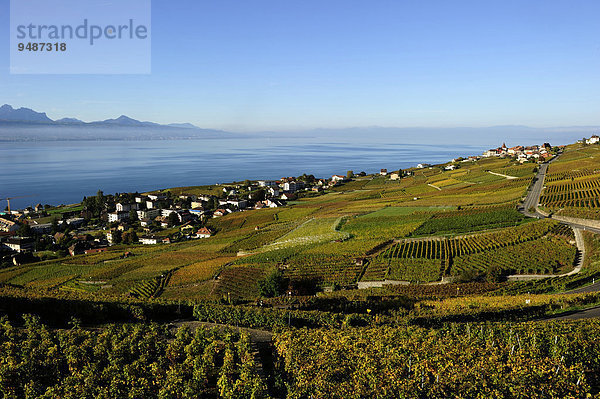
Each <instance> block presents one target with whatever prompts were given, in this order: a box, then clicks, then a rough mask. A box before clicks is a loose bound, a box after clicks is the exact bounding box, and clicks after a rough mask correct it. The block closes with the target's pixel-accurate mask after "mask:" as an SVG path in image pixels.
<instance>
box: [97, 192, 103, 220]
mask: <svg viewBox="0 0 600 399" xmlns="http://www.w3.org/2000/svg"><path fill="white" fill-rule="evenodd" d="M95 202H96V211H97V212H98V216H100V213H102V210H103V209H104V193H103V192H102V190H98V192H97V193H96V198H95Z"/></svg>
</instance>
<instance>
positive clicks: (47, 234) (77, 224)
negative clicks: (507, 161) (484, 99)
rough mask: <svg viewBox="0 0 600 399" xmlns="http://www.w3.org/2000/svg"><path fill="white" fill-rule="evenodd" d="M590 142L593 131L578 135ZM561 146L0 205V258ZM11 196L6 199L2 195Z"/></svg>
mask: <svg viewBox="0 0 600 399" xmlns="http://www.w3.org/2000/svg"><path fill="white" fill-rule="evenodd" d="M583 140H584V142H585V143H586V144H596V143H598V142H600V138H599V137H598V136H596V135H594V136H592V137H591V138H589V139H583ZM560 147H562V146H559V147H554V148H553V147H552V146H551V145H550V144H549V143H544V144H542V145H539V146H537V145H534V146H515V147H510V148H508V147H507V146H506V144H502V146H501V147H498V148H495V149H490V150H487V151H485V152H484V153H483V155H482V156H469V157H466V158H455V159H453V160H451V161H450V162H447V163H445V164H440V165H430V164H427V163H420V164H418V165H416V166H415V167H411V168H408V169H399V170H397V171H392V172H389V173H388V170H387V169H381V170H380V171H379V173H377V174H371V175H367V174H366V173H365V172H360V173H358V174H354V173H353V172H352V171H348V172H347V173H346V174H345V175H333V176H331V178H329V179H321V178H315V177H314V176H313V175H306V174H304V175H302V176H299V177H283V178H281V179H279V180H257V181H249V180H246V181H244V182H238V183H233V184H217V185H215V186H212V187H210V190H207V192H210V194H209V193H206V194H198V193H196V194H192V193H186V192H180V193H177V194H174V193H173V191H172V190H161V191H157V192H152V193H146V194H139V193H117V194H114V195H104V193H102V192H101V191H98V193H97V195H96V196H92V197H84V199H83V201H82V202H81V203H80V204H74V205H70V206H60V207H52V206H50V205H42V204H37V205H36V206H35V207H27V208H25V209H19V210H14V209H13V210H11V209H10V202H9V203H8V207H7V209H6V211H5V212H0V259H1V260H2V265H4V266H8V265H13V264H22V263H30V262H36V261H40V260H45V259H52V258H55V257H61V256H68V255H71V256H75V255H80V254H90V253H97V252H104V251H106V250H107V249H108V248H109V247H110V246H113V245H119V244H125V245H130V244H136V243H139V244H143V245H157V244H170V243H173V242H179V241H184V240H193V239H206V238H210V237H211V236H212V235H214V234H215V233H217V232H216V231H213V229H211V228H210V227H209V226H208V225H209V224H210V223H208V222H209V221H210V220H211V219H213V218H220V217H223V216H225V215H228V214H230V213H233V212H246V211H252V210H260V209H265V208H277V207H282V206H286V205H288V204H290V203H293V201H295V200H297V199H300V198H304V197H310V196H316V195H323V194H325V193H327V192H330V191H331V190H332V189H334V188H336V187H338V186H341V185H343V184H344V183H346V182H348V181H350V180H352V179H360V178H373V177H374V176H376V175H378V176H385V177H386V178H388V179H390V180H400V179H402V178H406V177H410V176H412V175H414V174H415V173H418V171H419V170H420V169H424V168H433V167H438V168H440V169H441V170H442V171H451V170H455V169H457V168H460V164H461V163H462V162H475V161H477V160H479V159H481V158H488V157H503V158H506V157H509V158H512V159H513V160H514V161H515V162H519V163H523V162H543V161H546V160H548V159H550V158H551V157H552V156H553V154H555V153H556V151H558V150H560ZM9 201H10V199H9Z"/></svg>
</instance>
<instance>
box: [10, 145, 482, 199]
mask: <svg viewBox="0 0 600 399" xmlns="http://www.w3.org/2000/svg"><path fill="white" fill-rule="evenodd" d="M485 149H486V148H485V147H480V146H479V147H478V146H466V145H460V146H458V145H418V144H400V143H385V142H381V141H379V142H356V141H352V140H348V141H346V142H345V141H344V140H339V139H336V140H335V141H332V142H327V140H323V139H316V138H312V139H311V138H310V137H308V138H307V137H285V138H274V137H247V138H246V137H242V138H239V137H236V138H226V139H194V140H149V141H116V140H115V141H48V142H41V141H35V142H3V143H0V165H1V167H0V198H4V197H19V196H27V197H26V198H20V199H14V200H12V201H11V206H12V207H13V208H22V207H25V206H27V205H35V204H37V203H42V204H52V205H59V204H70V203H75V202H79V201H81V200H82V198H83V196H90V195H95V193H96V192H97V191H98V190H102V191H104V192H105V193H107V194H108V193H115V192H129V191H131V192H135V191H139V192H143V191H149V190H155V189H161V188H167V187H177V186H193V185H205V184H215V183H227V182H231V181H240V180H245V179H251V180H256V179H279V178H281V177H283V176H298V175H301V174H303V173H307V174H313V175H315V176H317V177H331V175H332V174H344V175H345V174H346V171H348V170H353V171H354V172H355V173H358V172H360V171H365V172H367V173H372V172H378V171H379V170H380V169H381V168H387V169H388V170H390V171H391V170H397V169H399V168H406V167H410V166H415V165H416V164H418V163H422V162H427V163H441V162H447V161H449V160H451V159H452V158H455V157H458V156H467V155H476V154H481V152H482V151H483V150H485ZM0 206H1V209H4V207H5V206H6V203H5V202H4V201H3V202H2V203H1V205H0Z"/></svg>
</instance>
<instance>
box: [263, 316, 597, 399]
mask: <svg viewBox="0 0 600 399" xmlns="http://www.w3.org/2000/svg"><path fill="white" fill-rule="evenodd" d="M598 339H600V322H598V321H597V320H593V321H581V322H570V323H520V324H509V323H503V324H473V325H471V324H466V325H465V324H462V325H456V324H452V325H447V326H444V327H443V328H441V329H439V330H430V329H424V328H418V327H398V328H357V329H345V330H306V329H303V330H290V331H285V332H282V333H280V334H277V335H276V342H275V346H276V348H277V351H278V353H279V354H280V356H281V357H282V358H283V364H284V365H285V371H286V373H288V374H289V376H290V381H291V382H290V384H289V390H288V397H293V398H300V397H327V398H345V399H349V398H371V397H377V398H401V397H418V398H421V397H422V398H451V397H468V398H471V397H473V398H474V397H486V398H491V397H499V398H509V397H585V396H586V394H587V393H590V392H592V388H591V387H592V386H594V385H595V384H597V382H598V375H600V374H599V373H600V363H599V362H598V359H599V356H600V349H599V348H598V346H597V345H596V341H597V340H598ZM482 370H485V372H482Z"/></svg>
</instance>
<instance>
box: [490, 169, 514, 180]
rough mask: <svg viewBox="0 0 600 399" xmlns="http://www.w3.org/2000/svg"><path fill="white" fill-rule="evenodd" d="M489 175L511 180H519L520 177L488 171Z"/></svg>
mask: <svg viewBox="0 0 600 399" xmlns="http://www.w3.org/2000/svg"><path fill="white" fill-rule="evenodd" d="M488 173H491V174H492V175H496V176H501V177H506V178H507V179H509V180H514V179H518V177H516V176H509V175H503V174H502V173H496V172H492V171H491V170H488Z"/></svg>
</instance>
